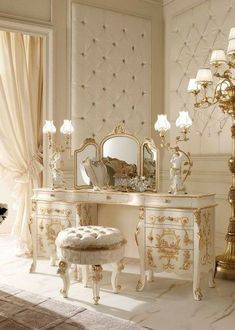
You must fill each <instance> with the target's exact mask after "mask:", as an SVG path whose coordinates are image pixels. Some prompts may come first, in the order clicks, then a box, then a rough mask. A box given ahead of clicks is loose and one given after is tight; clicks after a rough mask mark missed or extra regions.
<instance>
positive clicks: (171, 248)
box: [156, 228, 180, 270]
mask: <svg viewBox="0 0 235 330" xmlns="http://www.w3.org/2000/svg"><path fill="white" fill-rule="evenodd" d="M156 240H157V244H156V247H157V248H158V249H159V254H160V256H159V257H160V259H166V261H167V263H166V264H165V265H163V268H164V270H173V269H174V268H175V266H174V264H172V263H171V261H172V260H173V259H175V260H178V256H179V249H180V236H179V235H176V233H175V230H174V229H170V228H167V229H163V231H162V234H161V235H156Z"/></svg>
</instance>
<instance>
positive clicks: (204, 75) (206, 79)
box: [196, 68, 213, 84]
mask: <svg viewBox="0 0 235 330" xmlns="http://www.w3.org/2000/svg"><path fill="white" fill-rule="evenodd" d="M212 81H213V78H212V73H211V70H210V69H208V68H203V69H199V70H198V72H197V76H196V82H197V83H208V84H212Z"/></svg>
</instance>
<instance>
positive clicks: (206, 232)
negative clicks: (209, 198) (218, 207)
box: [198, 211, 212, 265]
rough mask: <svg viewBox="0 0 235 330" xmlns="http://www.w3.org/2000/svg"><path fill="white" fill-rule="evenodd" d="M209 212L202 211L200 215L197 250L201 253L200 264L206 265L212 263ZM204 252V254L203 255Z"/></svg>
mask: <svg viewBox="0 0 235 330" xmlns="http://www.w3.org/2000/svg"><path fill="white" fill-rule="evenodd" d="M210 217H211V213H210V211H204V212H203V214H202V221H201V224H200V227H199V233H198V236H199V250H200V251H201V253H202V254H201V264H202V265H207V264H210V263H211V262H212V255H211V254H210V247H211V244H212V242H211V237H212V233H211V225H210ZM203 252H204V253H203Z"/></svg>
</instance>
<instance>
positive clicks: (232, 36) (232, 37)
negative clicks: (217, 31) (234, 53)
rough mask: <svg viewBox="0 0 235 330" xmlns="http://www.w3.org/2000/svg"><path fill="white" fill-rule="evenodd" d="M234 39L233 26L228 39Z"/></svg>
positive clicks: (234, 31)
mask: <svg viewBox="0 0 235 330" xmlns="http://www.w3.org/2000/svg"><path fill="white" fill-rule="evenodd" d="M231 39H235V27H232V28H231V29H230V32H229V37H228V40H231Z"/></svg>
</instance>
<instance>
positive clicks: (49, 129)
mask: <svg viewBox="0 0 235 330" xmlns="http://www.w3.org/2000/svg"><path fill="white" fill-rule="evenodd" d="M42 132H43V133H44V134H48V133H51V134H54V133H55V132H56V127H55V125H54V124H53V120H46V123H45V125H44V126H43V128H42Z"/></svg>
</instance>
